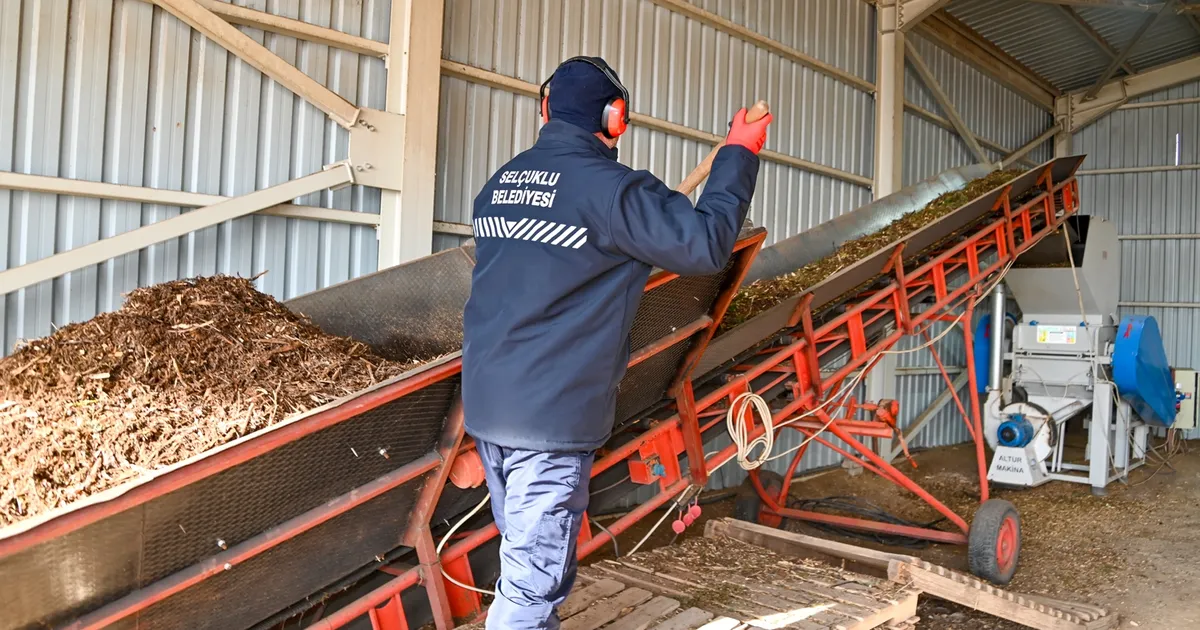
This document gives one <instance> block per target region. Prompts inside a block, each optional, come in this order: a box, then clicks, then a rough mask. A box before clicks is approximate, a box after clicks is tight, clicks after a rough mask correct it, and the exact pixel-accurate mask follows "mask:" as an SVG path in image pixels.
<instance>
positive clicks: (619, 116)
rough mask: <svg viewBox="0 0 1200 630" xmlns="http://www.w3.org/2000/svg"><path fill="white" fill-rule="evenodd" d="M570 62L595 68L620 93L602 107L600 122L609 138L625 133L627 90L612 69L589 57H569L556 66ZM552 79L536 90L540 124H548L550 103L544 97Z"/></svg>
mask: <svg viewBox="0 0 1200 630" xmlns="http://www.w3.org/2000/svg"><path fill="white" fill-rule="evenodd" d="M572 61H582V62H584V63H586V64H588V65H590V66H592V67H593V68H596V69H597V70H599V71H600V72H602V73H603V74H604V76H605V77H607V78H608V80H609V81H610V82H611V83H612V84H613V85H614V86H616V88H617V90H619V91H620V92H621V96H620V98H614V99H612V100H611V101H609V102H608V103H607V104H606V105H605V106H604V111H603V112H602V113H601V116H600V122H601V123H602V124H603V126H604V129H603V130H602V131H603V132H604V135H605V136H608V137H609V138H616V137H618V136H620V135H621V134H623V133H625V130H626V129H628V128H629V90H627V89H625V85H624V84H622V83H621V82H620V81H619V80H617V75H615V74H613V71H612V69H611V68H609V67H608V65H607V64H601V63H596V62H595V61H593V60H592V59H591V58H590V57H571V58H570V59H568V60H566V61H564V62H562V63H560V64H558V67H559V68H561V67H563V66H565V65H567V64H568V63H571V62H572ZM554 73H555V74H557V73H558V68H555V70H554ZM552 79H554V74H551V75H550V76H549V77H548V78H547V79H546V80H545V81H543V82H542V86H541V87H540V88H538V103H540V104H541V113H542V123H547V122H550V103H549V100H548V99H547V97H546V88H547V87H549V86H550V81H551V80H552Z"/></svg>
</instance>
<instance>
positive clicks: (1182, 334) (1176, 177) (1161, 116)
mask: <svg viewBox="0 0 1200 630" xmlns="http://www.w3.org/2000/svg"><path fill="white" fill-rule="evenodd" d="M1196 98H1200V81H1194V82H1191V83H1187V84H1184V85H1180V86H1177V87H1174V88H1171V89H1169V90H1164V91H1162V92H1158V93H1155V94H1152V95H1148V96H1144V97H1142V98H1140V99H1138V100H1137V101H1135V103H1149V102H1160V101H1168V100H1177V99H1196ZM1074 144H1075V146H1074V152H1075V153H1081V154H1087V161H1086V162H1084V169H1085V171H1084V173H1085V174H1084V175H1083V176H1081V177H1080V178H1079V182H1080V194H1081V195H1082V196H1083V200H1082V201H1083V208H1084V210H1085V212H1086V213H1087V214H1092V215H1096V216H1099V217H1104V218H1105V219H1108V220H1109V221H1112V222H1113V223H1114V224H1115V225H1116V227H1117V232H1118V234H1120V235H1121V236H1122V237H1128V236H1132V235H1167V236H1168V238H1158V239H1154V240H1134V239H1129V238H1124V239H1122V241H1121V298H1120V299H1121V302H1122V303H1123V304H1125V303H1129V302H1156V303H1166V304H1173V305H1172V306H1160V307H1145V306H1137V307H1134V306H1128V305H1123V306H1122V307H1121V309H1120V310H1121V315H1122V316H1124V315H1132V314H1142V315H1152V316H1154V318H1155V319H1157V320H1158V324H1159V326H1160V327H1161V329H1162V334H1163V339H1164V341H1165V342H1166V346H1167V358H1168V359H1169V360H1170V361H1171V364H1172V365H1173V366H1176V367H1184V368H1192V369H1198V368H1200V240H1197V237H1196V236H1195V235H1197V234H1200V170H1196V169H1200V146H1198V145H1200V103H1183V104H1176V105H1166V106H1160V107H1138V108H1130V109H1120V110H1117V111H1115V112H1113V113H1112V114H1109V115H1108V116H1106V117H1104V118H1101V119H1100V120H1099V121H1097V122H1096V123H1095V124H1093V125H1091V126H1090V127H1087V128H1085V129H1083V130H1081V131H1080V132H1079V133H1078V134H1076V135H1075V137H1074ZM1188 165H1191V166H1192V167H1193V169H1192V170H1173V171H1162V172H1151V173H1118V174H1104V175H1087V174H1086V171H1087V170H1096V169H1127V168H1140V167H1154V166H1188ZM1171 235H1176V236H1175V237H1170V236H1171ZM1177 235H1192V237H1191V238H1187V237H1183V238H1180V237H1178V236H1177ZM1197 437H1200V434H1197Z"/></svg>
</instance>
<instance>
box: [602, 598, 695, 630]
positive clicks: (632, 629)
mask: <svg viewBox="0 0 1200 630" xmlns="http://www.w3.org/2000/svg"><path fill="white" fill-rule="evenodd" d="M678 608H679V602H678V601H676V600H674V599H671V598H670V597H662V596H659V597H655V598H654V599H652V600H650V601H648V602H646V603H645V604H642V605H641V606H638V607H637V608H635V609H634V610H633V612H631V613H629V614H628V615H625V616H624V617H621V618H620V619H618V620H616V621H615V622H613V623H612V624H611V625H609V626H606V627H605V629H604V630H646V628H649V627H650V624H652V623H654V622H655V621H658V620H659V619H662V618H663V617H666V616H667V615H669V614H671V613H673V612H675V611H676V610H677V609H678Z"/></svg>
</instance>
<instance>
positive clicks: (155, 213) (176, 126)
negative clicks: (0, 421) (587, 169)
mask: <svg viewBox="0 0 1200 630" xmlns="http://www.w3.org/2000/svg"><path fill="white" fill-rule="evenodd" d="M236 2H237V4H241V5H245V6H248V7H250V8H252V9H256V10H263V11H269V12H273V13H278V14H280V15H285V16H288V17H293V18H298V19H301V20H304V21H307V22H311V23H314V24H318V25H322V26H328V27H332V28H336V29H339V30H342V31H345V32H348V33H351V34H355V35H361V36H363V37H368V38H372V39H375V40H378V41H383V40H384V39H385V38H386V36H387V32H386V31H387V26H386V25H387V24H388V17H389V16H388V13H389V2H388V1H387V0H311V1H309V0H305V1H301V0H280V1H270V2H269V1H268V0H236ZM696 4H697V5H698V6H700V7H701V8H704V9H706V10H709V11H712V12H713V13H715V14H717V15H719V16H722V17H724V18H726V19H728V20H731V21H733V22H734V23H737V24H739V25H742V26H744V27H746V28H748V29H751V30H754V31H756V32H758V33H760V34H762V35H764V36H766V37H769V38H772V39H775V40H777V41H779V42H781V43H783V44H784V45H786V46H790V47H792V48H795V49H797V50H798V51H800V52H801V53H803V54H807V55H811V56H813V57H816V58H818V59H819V60H821V61H823V62H825V63H827V64H830V65H832V66H834V67H836V68H838V69H840V70H841V71H844V72H847V73H849V74H851V75H853V76H856V77H859V78H861V79H863V80H865V81H868V82H870V81H873V80H874V73H875V71H874V56H875V55H874V39H875V37H874V29H875V23H874V21H875V20H874V11H873V9H872V8H871V6H870V5H869V4H868V3H865V2H862V1H861V0H803V1H797V2H793V1H789V0H750V1H744V0H737V1H734V0H697V2H696ZM0 5H2V6H0V169H2V170H9V171H14V172H20V173H31V174H37V175H51V176H62V177H71V178H79V179H87V180H94V181H104V182H111V183H120V184H130V185H135V186H148V187H154V188H164V189H173V190H184V191H194V192H202V193H210V194H223V195H239V194H244V193H246V192H250V191H252V190H255V189H261V188H264V187H267V186H270V185H274V184H278V183H281V182H283V181H286V180H288V179H290V178H293V177H297V176H301V175H305V174H308V173H310V172H313V171H315V170H316V169H318V168H320V166H321V165H323V164H326V163H329V162H333V161H336V160H339V159H343V158H344V157H345V155H346V145H347V134H346V132H345V131H344V130H342V129H341V128H339V127H337V126H336V125H334V124H333V123H331V122H330V121H329V120H328V119H327V118H326V117H325V116H323V115H322V114H321V113H320V112H318V111H317V110H316V109H314V108H313V107H311V106H309V105H308V104H306V103H304V102H303V101H302V100H300V99H299V98H297V97H296V96H294V95H293V94H292V93H290V92H289V91H287V90H285V89H283V88H282V87H280V86H279V85H277V84H275V83H274V82H272V81H270V80H265V79H264V78H263V77H262V76H261V75H260V74H259V73H258V72H257V71H255V70H253V69H251V68H249V67H248V66H246V65H245V64H244V63H242V62H241V61H239V60H237V59H236V58H233V57H232V56H231V55H229V54H228V53H227V52H225V51H224V50H222V49H221V48H220V47H219V46H217V45H215V44H213V43H212V42H210V41H208V40H206V39H205V38H203V37H201V36H199V35H198V34H196V33H193V32H192V31H191V30H190V29H189V28H187V27H186V26H185V25H183V24H182V23H181V22H179V21H178V20H176V19H175V18H173V17H171V16H169V15H167V14H165V13H164V12H163V11H162V10H160V9H157V8H156V7H154V6H153V5H151V4H149V3H146V2H143V1H141V0H115V1H113V0H70V2H62V1H60V0H53V1H52V0H12V1H9V2H4V3H0ZM243 31H244V32H246V33H248V34H250V35H251V36H252V37H254V38H256V39H258V41H260V42H263V43H264V44H265V45H266V46H267V47H268V48H269V49H271V50H273V51H275V52H276V53H278V54H279V55H281V56H282V57H283V58H284V59H286V60H288V61H290V62H293V63H295V64H296V65H298V66H299V67H300V69H301V70H303V71H304V72H306V73H308V74H310V75H311V76H313V77H314V78H316V79H317V80H318V81H321V82H323V83H325V84H326V85H328V86H329V87H330V88H332V89H334V90H335V91H337V92H338V93H339V94H341V95H342V96H344V97H345V98H347V99H348V100H350V101H351V102H354V103H355V104H358V105H360V106H365V107H372V108H381V107H382V106H383V100H384V83H385V78H386V70H385V68H384V65H383V62H382V61H381V60H379V59H375V58H367V57H362V56H359V55H357V54H354V53H349V52H345V51H340V50H331V49H329V48H328V47H326V46H322V45H317V44H312V43H307V42H298V41H296V40H294V39H291V38H288V37H284V36H279V35H274V34H264V33H262V32H261V31H257V30H254V29H250V28H243ZM443 35H444V57H445V58H446V59H449V60H452V61H456V62H461V63H465V64H468V65H470V66H475V67H478V68H482V69H485V70H488V71H492V72H496V73H499V74H502V75H505V76H509V77H516V78H518V79H521V80H523V81H527V82H530V83H539V82H540V81H541V80H542V79H543V78H544V77H545V76H546V75H547V74H548V73H550V72H551V71H552V70H553V68H554V66H555V65H556V64H557V63H558V62H559V61H560V60H561V59H563V58H565V57H567V56H570V55H575V54H580V53H590V54H600V55H603V56H604V57H606V58H607V59H609V60H610V61H611V62H612V63H613V64H614V65H615V66H616V67H617V69H618V70H619V71H620V72H621V74H622V77H623V79H624V80H625V82H626V83H627V84H628V85H629V87H630V89H631V91H632V93H633V107H634V109H635V110H636V111H638V112H641V113H646V114H649V115H651V116H654V117H657V118H660V119H663V120H667V121H669V122H672V123H676V124H681V125H684V126H687V127H690V128H693V129H697V130H700V131H703V132H707V133H712V134H718V135H720V134H723V133H724V131H725V129H726V124H727V121H728V120H729V118H730V117H731V115H732V114H733V112H734V110H735V109H736V108H737V107H739V106H741V105H742V104H746V103H750V102H752V101H753V100H755V99H757V98H765V99H766V100H768V102H770V103H771V104H772V105H773V108H774V111H775V116H776V123H775V125H774V127H773V129H772V133H771V138H770V140H769V142H768V148H769V149H771V150H774V151H777V152H780V153H782V154H785V155H788V156H793V157H796V158H801V159H804V160H809V161H812V162H816V163H818V164H822V165H826V166H829V167H833V168H836V169H840V170H842V171H845V172H847V173H850V174H853V175H855V176H859V177H864V178H869V177H871V175H872V173H871V169H872V157H871V156H872V151H873V146H872V144H873V142H872V128H873V124H874V109H873V108H874V103H873V99H872V97H871V95H870V94H869V93H868V92H865V91H863V90H862V89H860V88H856V87H853V86H851V85H848V84H846V83H843V82H841V81H839V80H837V79H835V78H831V77H829V76H827V75H825V74H822V73H818V72H816V71H814V70H812V69H810V68H808V67H806V66H803V65H800V64H798V63H795V62H793V61H792V60H790V59H788V58H785V57H783V56H780V55H778V54H776V53H773V52H769V51H767V50H764V49H760V48H758V47H757V46H755V45H753V44H750V43H747V42H745V41H743V40H741V39H738V38H737V37H734V36H731V35H730V34H729V33H727V32H725V31H723V30H719V29H718V28H715V27H713V26H710V25H708V24H705V23H702V22H700V21H697V20H695V19H692V18H689V17H685V16H682V15H679V14H675V13H672V12H671V11H669V10H668V9H666V8H663V7H662V6H660V5H659V4H657V3H655V2H654V1H653V0H579V1H577V2H568V3H563V2H559V1H558V0H446V18H445V25H444V33H443ZM913 39H914V43H915V45H916V46H917V49H918V50H919V51H920V52H921V54H922V55H923V56H924V57H925V59H926V62H927V63H928V65H929V66H930V67H931V68H932V69H933V72H934V73H935V75H937V77H938V78H939V80H940V81H941V82H942V83H943V86H944V87H945V89H946V91H947V92H948V93H949V94H950V96H951V98H952V99H953V100H954V102H955V103H956V104H957V106H958V108H959V109H960V111H961V112H962V114H963V116H964V118H966V120H967V122H968V124H969V125H970V126H971V127H972V129H974V130H975V131H976V132H977V133H978V134H980V135H982V136H984V137H986V138H987V139H989V140H992V141H994V142H996V143H999V144H1001V145H1004V146H1008V147H1013V148H1015V147H1017V146H1020V145H1021V144H1023V143H1024V142H1025V141H1026V140H1028V139H1029V138H1031V137H1033V136H1036V135H1037V134H1038V133H1040V132H1041V131H1042V130H1043V129H1044V128H1045V126H1046V125H1047V124H1048V122H1049V115H1048V114H1045V113H1044V112H1041V111H1040V110H1037V109H1036V108H1035V107H1034V106H1033V105H1031V104H1029V103H1028V102H1026V101H1024V100H1023V99H1021V98H1020V97H1019V96H1017V95H1015V94H1013V93H1011V92H1010V91H1008V90H1006V89H1004V88H1002V87H1001V86H1000V85H999V84H997V83H996V82H994V81H992V80H990V79H988V78H986V77H984V76H983V75H982V74H980V73H979V72H977V71H975V70H974V69H972V68H971V67H970V66H968V65H967V64H966V63H964V62H961V61H959V60H957V59H955V58H954V57H953V56H952V55H951V54H950V53H948V52H947V51H944V50H941V49H940V48H937V47H936V46H934V45H933V44H931V43H930V42H928V41H925V40H922V39H920V38H918V37H914V38H913ZM441 90H442V94H441V97H442V100H441V102H442V109H441V119H440V125H439V134H440V135H439V146H438V179H437V187H438V189H437V196H436V209H435V212H436V219H438V220H440V221H446V222H450V223H469V213H470V206H471V200H472V198H473V197H474V195H475V194H476V192H477V191H478V190H479V188H480V187H481V186H482V184H483V182H484V180H485V179H486V177H487V176H488V175H489V174H490V173H491V172H492V171H493V170H494V169H496V168H498V167H499V166H500V165H501V164H502V163H503V162H504V161H506V160H507V159H508V158H509V157H511V156H512V155H513V154H515V153H516V152H518V151H520V150H522V149H524V148H526V147H528V146H529V145H530V144H532V142H533V140H534V137H535V135H536V132H537V128H538V122H537V117H536V108H535V104H534V100H533V99H532V98H529V97H527V96H521V95H515V94H513V93H510V92H506V91H503V90H498V89H494V88H491V87H487V86H485V85H481V84H475V83H471V82H468V81H466V80H463V79H460V78H455V77H445V78H443V81H442V86H441ZM906 91H907V97H908V100H909V101H911V102H913V103H914V104H916V105H917V106H920V107H922V108H924V109H928V110H930V111H934V112H938V111H939V109H938V107H937V105H936V104H935V103H934V102H933V101H932V97H931V96H930V95H929V94H928V91H927V90H926V89H925V88H924V87H923V86H922V85H921V84H920V81H919V79H917V78H916V77H915V75H913V74H912V73H910V76H909V78H908V82H907V86H906ZM906 130H907V132H908V138H907V141H906V145H905V152H906V160H907V166H906V168H905V181H906V182H911V181H915V180H917V179H921V178H924V177H928V176H930V175H933V174H935V173H937V172H939V171H941V170H943V169H945V168H950V167H954V166H960V165H962V164H966V163H968V162H970V161H972V159H971V156H970V155H969V154H968V152H967V150H966V148H965V146H964V145H963V143H962V141H961V140H959V139H958V138H956V137H955V136H954V135H953V134H952V133H950V132H948V131H946V130H944V129H942V128H940V127H937V126H935V125H933V124H931V123H928V122H926V121H924V120H923V119H920V118H917V117H915V116H912V115H908V116H906ZM621 149H622V152H621V155H622V160H623V161H624V162H625V163H627V164H630V165H632V166H634V167H637V168H646V169H649V170H651V171H653V172H654V173H655V174H657V175H659V176H660V177H662V178H663V179H664V180H665V181H667V182H668V183H672V184H673V183H676V182H678V181H679V180H680V179H682V178H683V176H684V175H685V174H686V173H687V172H688V171H689V170H690V169H691V168H692V167H693V166H694V165H695V164H696V163H698V162H699V160H700V159H701V158H702V157H703V155H704V154H705V153H706V152H707V151H708V149H709V147H708V146H707V145H705V144H703V143H700V142H696V141H694V140H688V139H682V138H679V137H675V136H672V135H668V134H665V133H662V132H658V131H652V130H648V129H645V128H635V129H634V130H633V131H632V132H631V134H630V136H629V137H627V138H626V139H625V140H624V141H623V143H622V146H621ZM997 157H999V156H997ZM1034 157H1035V159H1041V158H1044V157H1046V155H1045V152H1044V151H1042V150H1039V153H1035V156H1034ZM758 190H759V192H758V194H757V196H756V199H755V202H754V208H753V218H754V220H755V222H756V223H758V224H760V225H765V226H766V227H767V228H768V229H769V230H770V232H771V239H772V240H776V239H780V238H785V237H787V236H790V235H792V234H795V233H797V232H799V231H802V230H804V229H807V228H810V227H812V226H814V225H817V224H819V223H821V222H823V221H826V220H829V219H831V218H833V217H836V216H838V215H841V214H843V213H845V212H848V211H850V210H852V209H854V208H856V207H858V206H860V205H862V204H864V203H866V202H867V201H869V200H870V196H871V195H870V191H869V190H868V189H867V188H866V187H864V186H862V185H859V184H855V183H850V182H847V181H844V180H842V179H837V178H834V177H830V176H828V175H822V174H815V173H812V172H808V171H805V170H801V169H799V168H796V167H795V166H792V165H788V164H783V163H776V162H768V163H767V164H765V166H764V168H763V169H762V171H761V175H760V182H759V189H758ZM297 202H298V203H302V204H306V205H320V206H325V207H332V208H341V209H347V210H354V211H359V212H369V213H377V212H378V211H379V193H378V192H377V191H371V190H366V189H362V188H352V189H347V190H343V191H339V192H336V193H322V194H319V195H313V196H312V198H306V199H299V200H297ZM179 211H180V210H179V208H172V207H161V206H151V205H144V204H136V203H128V202H109V201H97V200H84V199H77V198H68V197H57V196H54V195H45V194H31V193H21V192H9V191H0V215H2V220H0V226H3V227H0V229H3V230H6V231H5V232H4V233H3V234H0V247H4V248H5V250H4V254H5V255H4V261H3V262H4V264H6V265H8V266H9V267H13V266H17V265H20V264H24V263H25V262H28V261H31V260H36V259H38V258H41V257H44V256H47V255H50V254H52V253H54V252H59V251H64V250H67V249H70V248H72V247H75V246H78V245H80V244H84V243H88V242H91V241H94V240H96V239H98V238H101V237H105V236H111V235H113V234H117V233H120V232H123V231H126V230H129V229H132V228H134V227H138V226H141V225H145V224H147V223H150V222H153V221H156V220H161V219H164V218H168V217H171V216H175V215H176V214H178V212H179ZM434 240H435V248H437V249H442V248H445V247H449V246H453V245H456V244H458V243H459V242H460V237H457V236H451V235H442V234H438V235H434ZM376 251H377V244H376V239H375V234H374V233H373V231H372V230H371V229H370V228H366V227H349V226H346V225H335V224H321V223H316V222H311V221H303V220H295V219H284V218H275V217H251V218H245V219H239V220H236V221H233V222H230V223H227V224H224V225H221V226H217V227H213V228H209V229H207V230H204V231H202V232H198V233H195V234H192V235H189V236H188V237H185V238H181V239H178V240H177V241H172V242H168V243H163V244H161V245H156V246H153V247H150V248H147V249H145V250H143V251H141V252H138V253H136V254H130V255H127V256H124V257H122V258H121V259H117V260H114V261H110V262H108V263H104V264H102V265H98V266H96V267H94V268H91V269H84V270H81V271H79V272H75V273H72V274H71V275H69V276H67V277H64V278H61V279H58V280H55V281H53V282H48V283H45V284H44V285H43V286H39V287H34V288H31V289H28V290H25V291H22V292H19V293H16V294H12V295H9V296H7V297H6V298H5V299H4V302H3V304H0V308H3V317H4V321H5V326H4V332H3V334H4V344H3V348H4V351H5V352H7V351H9V350H10V349H11V347H12V345H13V343H14V342H15V341H16V340H18V339H21V338H30V337H37V336H41V335H45V334H47V333H48V332H50V330H51V327H52V326H54V325H61V324H65V323H67V322H70V321H79V320H83V319H87V318H89V317H91V316H93V315H94V314H96V313H98V312H101V311H105V310H110V309H113V308H115V307H117V306H119V304H120V301H121V298H120V295H121V293H122V292H125V291H128V290H130V289H132V288H134V287H137V286H142V285H146V284H149V283H154V282H161V281H163V280H168V279H172V278H177V277H185V276H191V275H197V274H211V273H217V272H221V273H233V274H240V275H253V274H257V273H260V272H263V271H266V272H268V273H267V274H266V276H264V277H263V278H262V279H261V280H260V281H259V283H260V286H261V287H262V288H263V289H264V290H267V291H269V292H270V293H272V294H274V295H276V296H278V297H281V298H288V297H292V296H295V295H298V294H301V293H305V292H308V291H311V290H314V289H316V288H319V287H322V286H326V285H328V284H331V283H334V282H337V281H340V280H344V279H347V278H351V277H356V276H358V275H361V274H363V273H367V272H369V271H372V270H373V269H374V267H375V261H376ZM954 339H955V335H951V336H950V337H948V338H947V340H946V341H945V342H943V343H951V344H952V343H954ZM944 356H945V360H946V362H947V363H948V364H951V365H955V364H959V363H961V357H960V356H959V353H956V352H955V351H954V350H953V349H949V348H948V349H946V350H945V351H944ZM913 360H916V359H913ZM907 361H909V360H908V359H902V361H901V365H902V367H908V368H920V367H922V366H923V365H924V364H910V363H909V362H907ZM899 378H900V381H899V382H898V390H899V391H900V392H902V395H903V397H904V399H905V404H904V409H905V418H906V419H911V418H912V417H915V415H916V414H917V413H919V411H920V410H921V408H922V407H923V406H924V404H925V401H927V400H931V399H932V398H933V397H935V396H936V395H937V393H938V391H940V389H941V387H942V385H941V384H939V382H938V381H937V380H936V379H935V378H930V375H928V374H916V375H914V374H906V375H903V376H901V377H899ZM947 417H948V418H950V416H947ZM950 419H953V418H950ZM954 421H955V422H957V420H956V419H954ZM941 424H942V423H939V424H938V427H935V428H934V429H932V430H931V432H930V433H929V434H928V437H926V438H923V439H924V440H926V441H927V443H929V444H934V443H938V444H940V443H949V442H953V441H958V440H961V439H962V434H960V433H955V432H954V429H953V428H952V427H950V426H949V425H947V426H946V428H945V430H944V431H943V430H942V429H941V428H940V427H941ZM785 448H786V445H785ZM831 458H832V454H830V453H826V454H825V455H820V456H817V457H814V459H813V461H814V465H821V464H822V463H829V462H827V461H825V460H830V461H832V459H831Z"/></svg>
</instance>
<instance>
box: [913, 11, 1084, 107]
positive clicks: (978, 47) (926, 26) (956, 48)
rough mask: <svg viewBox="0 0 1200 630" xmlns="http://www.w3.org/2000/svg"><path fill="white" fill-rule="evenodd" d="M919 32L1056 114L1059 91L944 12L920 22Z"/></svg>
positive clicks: (1060, 93)
mask: <svg viewBox="0 0 1200 630" xmlns="http://www.w3.org/2000/svg"><path fill="white" fill-rule="evenodd" d="M917 32H918V33H920V34H921V35H923V36H926V37H929V38H931V39H933V40H934V41H935V42H937V43H938V44H939V45H940V46H941V47H942V48H944V49H946V50H948V51H951V52H952V53H953V54H954V56H955V57H958V58H959V59H962V60H964V61H966V62H967V63H969V64H971V65H972V66H974V67H975V68H976V69H978V70H979V71H980V72H983V73H984V74H986V75H988V76H990V77H992V78H993V79H995V80H997V81H999V82H1000V83H1001V84H1003V85H1004V86H1005V87H1008V88H1009V89H1011V90H1013V91H1014V92H1016V93H1018V94H1020V95H1021V96H1024V97H1025V98H1026V99H1029V101H1030V102H1032V103H1033V104H1035V105H1037V106H1038V107H1041V108H1042V109H1044V110H1046V111H1047V112H1053V111H1054V99H1055V97H1057V96H1061V95H1062V92H1061V91H1060V90H1058V89H1057V88H1055V87H1054V86H1053V85H1051V84H1050V82H1049V81H1046V80H1045V79H1043V78H1042V77H1040V76H1038V75H1037V74H1036V73H1034V72H1033V71H1032V70H1030V69H1029V68H1026V67H1025V66H1024V65H1023V64H1021V62H1019V61H1017V60H1016V59H1014V58H1013V57H1012V56H1011V55H1009V54H1008V53H1005V52H1004V51H1003V50H1000V48H999V47H998V46H996V45H995V44H993V43H991V42H989V41H987V40H986V39H984V38H983V36H981V35H979V34H978V33H976V32H975V31H973V30H971V29H970V27H968V26H966V25H965V24H963V23H961V22H959V21H958V20H956V19H954V18H953V17H951V16H950V15H949V14H947V13H946V12H945V11H938V12H937V13H935V14H934V15H932V16H930V17H929V18H927V19H926V20H924V21H923V22H921V23H920V24H919V25H918V26H917Z"/></svg>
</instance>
